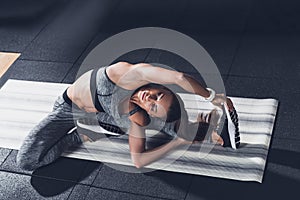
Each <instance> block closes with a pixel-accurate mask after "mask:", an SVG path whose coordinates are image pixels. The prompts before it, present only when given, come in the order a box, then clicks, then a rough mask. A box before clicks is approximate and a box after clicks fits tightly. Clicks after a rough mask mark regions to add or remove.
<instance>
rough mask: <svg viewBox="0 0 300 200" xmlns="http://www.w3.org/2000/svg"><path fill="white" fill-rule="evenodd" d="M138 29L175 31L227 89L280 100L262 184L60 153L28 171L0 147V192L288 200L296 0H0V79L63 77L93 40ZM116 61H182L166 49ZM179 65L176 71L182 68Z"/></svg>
mask: <svg viewBox="0 0 300 200" xmlns="http://www.w3.org/2000/svg"><path fill="white" fill-rule="evenodd" d="M145 26H155V27H165V28H170V29H174V30H177V31H180V32H182V33H184V34H186V35H188V36H190V37H192V38H193V39H195V40H196V41H198V42H199V43H200V44H201V45H202V46H203V47H204V48H205V49H206V50H207V51H208V53H209V54H210V55H211V57H212V58H213V60H214V61H215V63H216V64H217V66H218V68H219V71H220V72H221V74H222V77H223V79H224V83H225V86H226V92H227V94H228V95H230V96H239V97H254V98H268V97H272V98H276V99H278V100H279V101H280V105H279V109H278V117H277V119H276V124H275V128H274V131H273V138H272V141H271V146H270V152H269V156H268V160H267V166H266V171H265V176H264V180H263V183H262V184H259V183H255V182H240V181H233V180H225V179H218V178H212V177H204V176H198V175H189V174H181V173H172V172H165V171H155V172H151V173H145V174H129V173H125V172H120V171H117V170H114V169H112V168H109V167H108V166H106V165H104V164H102V163H100V162H92V161H85V160H77V159H71V158H63V157H62V158H60V159H59V160H58V161H57V162H55V163H53V164H51V165H49V166H46V167H43V168H40V169H38V170H36V171H34V172H28V171H22V170H21V169H19V168H18V167H17V166H16V164H15V156H16V153H17V151H16V150H11V149H4V148H0V199H10V200H11V199H38V200H40V199H130V200H132V199H185V200H192V199H294V198H296V196H298V194H299V191H298V189H299V186H300V184H299V183H300V143H299V142H300V134H299V130H300V123H299V121H298V120H299V119H300V118H299V111H300V104H299V103H298V101H299V100H300V89H299V77H300V56H299V55H300V35H299V33H300V3H299V2H298V1H297V0H286V1H281V0H243V1H240V0H213V1H212V0H181V1H174V0H143V1H142V0H85V1H82V0H56V1H50V0H24V1H16V0H11V1H8V0H7V1H1V3H0V51H4V52H20V53H21V54H22V55H21V57H20V58H19V59H18V60H17V61H16V62H15V63H14V64H13V66H11V67H10V69H9V70H8V71H7V73H6V74H5V75H4V76H3V77H2V78H1V80H0V85H1V86H2V85H3V84H4V83H5V81H6V80H7V79H9V78H12V79H22V80H33V81H46V82H57V83H71V82H72V81H73V80H74V78H75V75H76V72H77V69H78V68H79V66H80V64H81V62H82V61H83V59H84V58H85V56H86V55H87V54H88V52H89V51H90V50H92V49H93V48H94V47H95V46H96V45H97V44H98V43H100V42H101V41H103V40H104V39H106V38H108V37H109V36H112V35H114V34H116V33H118V32H121V31H124V30H127V29H131V28H137V27H145ZM119 60H123V61H128V62H132V63H136V62H157V63H163V64H166V65H170V66H185V64H186V63H185V61H184V60H182V59H180V58H177V57H174V55H171V54H170V53H167V52H165V51H158V50H155V49H142V50H140V51H136V52H131V53H128V54H126V55H124V56H122V57H121V58H119ZM184 70H185V68H182V71H184Z"/></svg>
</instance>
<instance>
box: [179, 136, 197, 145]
mask: <svg viewBox="0 0 300 200" xmlns="http://www.w3.org/2000/svg"><path fill="white" fill-rule="evenodd" d="M175 140H176V141H177V142H178V144H179V145H191V144H193V143H194V142H193V141H188V140H186V139H183V138H181V137H177V138H176V139H175Z"/></svg>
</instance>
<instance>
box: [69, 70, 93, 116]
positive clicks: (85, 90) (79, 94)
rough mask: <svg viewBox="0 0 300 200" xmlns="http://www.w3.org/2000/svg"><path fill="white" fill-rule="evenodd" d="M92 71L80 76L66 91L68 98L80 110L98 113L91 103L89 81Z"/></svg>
mask: <svg viewBox="0 0 300 200" xmlns="http://www.w3.org/2000/svg"><path fill="white" fill-rule="evenodd" d="M91 74H92V70H90V71H88V72H86V73H84V74H83V75H82V76H80V77H79V78H78V79H77V80H76V81H75V82H74V83H73V84H72V85H71V86H70V87H69V88H68V90H67V95H68V97H69V98H70V99H71V100H72V102H73V103H74V104H76V105H77V106H78V107H79V108H80V109H82V110H85V111H86V112H98V110H97V109H96V108H95V106H94V103H93V101H92V95H91V91H90V79H91Z"/></svg>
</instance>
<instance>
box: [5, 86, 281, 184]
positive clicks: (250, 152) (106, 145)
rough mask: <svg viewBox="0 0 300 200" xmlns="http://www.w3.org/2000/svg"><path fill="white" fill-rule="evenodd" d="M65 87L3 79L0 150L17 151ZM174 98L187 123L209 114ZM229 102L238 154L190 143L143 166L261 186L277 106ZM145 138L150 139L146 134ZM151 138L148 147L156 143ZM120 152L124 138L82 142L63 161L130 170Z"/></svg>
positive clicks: (202, 106)
mask: <svg viewBox="0 0 300 200" xmlns="http://www.w3.org/2000/svg"><path fill="white" fill-rule="evenodd" d="M67 87H68V84H61V83H45V82H33V81H20V80H8V81H7V82H6V83H5V85H4V86H3V87H2V88H1V89H0V147H3V148H10V149H19V148H20V146H21V144H22V141H23V140H24V138H25V136H26V135H27V134H28V132H29V131H30V130H31V129H32V128H33V126H34V125H36V124H37V123H38V122H39V121H40V120H41V119H42V118H43V117H45V116H46V115H47V114H48V113H49V112H50V111H51V110H52V107H53V103H54V101H55V99H56V98H57V96H59V95H61V94H62V93H63V91H64V90H65V89H66V88H67ZM179 95H180V96H181V98H182V99H183V101H184V104H185V108H186V110H187V112H188V115H189V119H190V120H191V121H193V120H195V119H196V116H197V113H199V112H209V111H210V109H211V108H212V106H211V105H210V104H209V103H206V102H203V99H202V98H201V97H198V96H196V95H191V94H179ZM231 99H232V101H233V102H234V105H235V107H236V110H237V113H238V115H239V125H240V127H239V128H240V134H241V146H240V148H239V149H237V150H234V149H231V148H223V147H220V146H213V144H210V143H204V144H202V145H200V144H194V145H192V146H191V147H190V148H189V150H188V151H185V152H183V150H182V149H180V148H179V149H178V150H176V151H174V152H172V153H171V154H169V155H168V156H167V157H166V158H164V159H161V160H159V161H157V162H155V163H153V164H151V165H149V166H147V167H148V168H153V169H162V166H164V167H163V170H166V171H174V172H183V173H190V174H198V175H206V176H213V177H220V178H228V179H235V180H243V181H257V182H262V178H263V173H264V169H265V164H266V158H267V155H268V150H269V145H270V140H271V136H272V130H273V126H274V121H275V117H276V111H277V105H278V102H277V100H275V99H252V98H236V97H231ZM196 102H201V103H196ZM148 134H149V135H151V131H149V132H148ZM153 135H154V136H155V134H153ZM153 138H154V139H153ZM153 138H152V140H150V141H151V142H152V143H153V142H154V143H155V140H158V139H160V137H153ZM112 144H113V145H112ZM149 145H150V144H149ZM120 149H121V151H120ZM206 150H207V151H206ZM124 152H129V146H128V141H127V136H126V135H125V136H122V137H118V138H114V139H112V140H110V142H107V141H103V140H100V141H97V142H93V143H90V142H87V143H85V144H84V145H83V146H82V147H80V148H77V149H76V150H72V151H71V150H70V151H68V152H66V153H65V154H64V156H67V157H73V158H79V159H88V160H98V161H102V162H107V163H114V164H122V165H131V166H132V164H131V160H130V156H128V155H129V154H128V153H127V154H124ZM207 152H209V154H207ZM178 155H181V156H178ZM174 157H175V158H177V157H179V159H177V160H176V161H175V162H172V164H170V165H167V166H166V165H165V163H164V162H166V160H168V159H172V158H173V159H174Z"/></svg>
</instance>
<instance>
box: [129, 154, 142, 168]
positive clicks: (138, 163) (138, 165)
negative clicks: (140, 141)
mask: <svg viewBox="0 0 300 200" xmlns="http://www.w3.org/2000/svg"><path fill="white" fill-rule="evenodd" d="M131 160H132V163H133V165H134V166H135V167H136V168H137V169H140V168H142V167H144V164H143V163H142V162H141V160H140V158H139V156H131Z"/></svg>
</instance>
